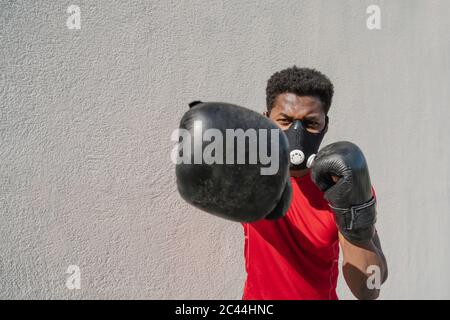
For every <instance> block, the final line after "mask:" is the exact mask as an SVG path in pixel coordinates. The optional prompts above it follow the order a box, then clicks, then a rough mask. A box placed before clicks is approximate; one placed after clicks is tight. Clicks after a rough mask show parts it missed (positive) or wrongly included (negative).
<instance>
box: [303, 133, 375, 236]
mask: <svg viewBox="0 0 450 320" xmlns="http://www.w3.org/2000/svg"><path fill="white" fill-rule="evenodd" d="M333 176H334V177H337V178H338V180H337V182H334V181H333ZM311 178H312V180H313V181H314V183H315V184H316V185H317V186H318V187H319V189H320V190H322V191H323V192H324V198H325V199H326V200H327V201H328V203H329V205H330V207H331V209H332V210H333V212H334V214H335V220H336V224H337V226H338V229H339V231H340V232H341V233H342V235H343V236H344V237H345V238H346V239H347V240H349V241H351V242H354V243H365V242H367V241H369V240H371V239H372V237H373V236H374V233H375V222H376V219H377V212H376V200H375V197H374V195H373V194H372V185H371V182H370V176H369V169H368V167H367V163H366V159H365V157H364V154H363V153H362V151H361V150H360V149H359V148H358V146H356V145H355V144H353V143H351V142H347V141H341V142H336V143H332V144H330V145H327V146H326V147H324V148H323V149H321V150H320V151H319V152H318V154H317V156H316V158H315V160H314V162H313V164H312V167H311Z"/></svg>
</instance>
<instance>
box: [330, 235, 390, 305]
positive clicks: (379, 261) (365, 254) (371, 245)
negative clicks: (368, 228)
mask: <svg viewBox="0 0 450 320" xmlns="http://www.w3.org/2000/svg"><path fill="white" fill-rule="evenodd" d="M339 242H340V245H341V248H342V251H343V264H342V272H343V275H344V279H345V282H346V283H347V285H348V287H349V288H350V290H351V292H352V293H353V295H354V296H355V297H356V298H358V299H376V298H378V296H379V294H380V288H369V286H368V285H367V280H368V279H369V277H371V276H372V275H374V276H376V274H374V273H373V269H371V268H369V267H370V266H377V267H378V268H379V270H380V273H379V276H380V277H381V281H380V283H381V284H382V283H384V282H385V281H386V279H387V276H388V267H387V263H386V258H385V257H384V254H383V251H382V249H381V244H380V239H379V237H378V234H377V233H375V236H374V237H373V238H372V240H370V241H369V242H368V243H366V244H364V245H355V244H353V243H351V242H350V241H348V240H347V239H345V238H344V237H343V236H342V235H341V234H340V233H339Z"/></svg>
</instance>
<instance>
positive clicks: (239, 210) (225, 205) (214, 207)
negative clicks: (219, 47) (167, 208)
mask: <svg viewBox="0 0 450 320" xmlns="http://www.w3.org/2000/svg"><path fill="white" fill-rule="evenodd" d="M189 106H190V107H191V108H190V110H189V111H187V112H186V113H185V114H184V116H183V118H182V119H181V121H180V126H179V128H180V129H181V130H182V131H183V134H184V136H181V135H180V138H179V139H180V140H179V141H178V145H177V148H176V149H175V150H174V151H175V152H174V153H173V154H172V155H174V154H175V158H177V160H176V163H177V165H176V178H177V188H178V191H179V193H180V195H181V196H182V198H183V199H184V200H186V201H187V202H188V203H190V204H191V205H193V206H195V207H197V208H199V209H202V210H204V211H206V212H208V213H211V214H213V215H216V216H219V217H222V218H225V219H228V220H232V221H238V222H253V221H257V220H260V219H264V218H267V219H277V218H281V217H283V216H284V215H285V213H286V211H287V209H288V208H289V205H290V202H291V197H292V188H291V185H290V177H289V145H288V141H287V138H286V136H285V134H284V133H283V132H282V131H281V129H279V128H278V126H277V125H276V124H275V123H274V122H272V121H271V120H270V119H268V118H267V117H264V116H263V115H261V114H258V113H256V112H254V111H252V110H249V109H246V108H243V107H239V106H236V105H233V104H228V103H222V102H205V103H203V102H200V101H195V102H192V103H190V104H189ZM261 129H262V130H261ZM229 130H232V131H233V132H237V131H240V132H241V133H242V132H244V133H249V135H248V137H250V136H252V137H253V138H252V139H250V138H249V139H246V140H245V141H246V142H245V143H241V144H239V143H238V142H237V140H238V139H239V138H236V137H234V136H228V135H227V132H229ZM199 136H200V139H201V140H200V141H197V140H198V137H199ZM202 137H203V138H202ZM261 139H266V140H263V141H261ZM250 140H253V141H250ZM233 141H234V142H233ZM264 141H266V142H267V143H266V146H264ZM241 142H242V139H241ZM251 142H253V143H254V144H256V146H257V148H256V149H252V148H251V147H250V145H251ZM261 143H262V144H261ZM212 149H214V151H212ZM261 152H262V153H261ZM205 154H206V155H209V156H210V157H209V160H205V159H204V155H205ZM230 155H231V157H229V156H230ZM269 156H270V159H271V160H273V161H269V162H270V163H268V162H267V160H268V159H269V158H268V157H269ZM275 158H277V159H278V163H277V164H276V165H275ZM244 159H245V161H244V163H243V161H242V160H244ZM173 160H174V158H173ZM212 160H214V161H212Z"/></svg>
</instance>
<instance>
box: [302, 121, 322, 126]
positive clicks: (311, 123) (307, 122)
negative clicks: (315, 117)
mask: <svg viewBox="0 0 450 320" xmlns="http://www.w3.org/2000/svg"><path fill="white" fill-rule="evenodd" d="M319 125H320V124H319V122H317V121H305V126H307V127H309V128H317V127H318V126H319Z"/></svg>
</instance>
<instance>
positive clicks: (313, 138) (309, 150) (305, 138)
mask: <svg viewBox="0 0 450 320" xmlns="http://www.w3.org/2000/svg"><path fill="white" fill-rule="evenodd" d="M327 130H328V117H326V118H325V128H324V129H323V130H322V131H321V132H319V133H311V132H308V131H307V130H306V128H305V127H303V124H302V122H301V121H300V120H295V121H294V122H293V123H292V125H291V126H290V127H289V129H287V130H284V131H283V132H284V133H285V134H286V136H287V138H288V141H289V160H290V167H289V168H290V170H302V169H306V168H310V167H311V165H312V163H313V161H314V158H315V156H316V153H317V151H318V150H319V146H320V143H321V142H322V139H323V136H324V135H325V133H326V132H327Z"/></svg>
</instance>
